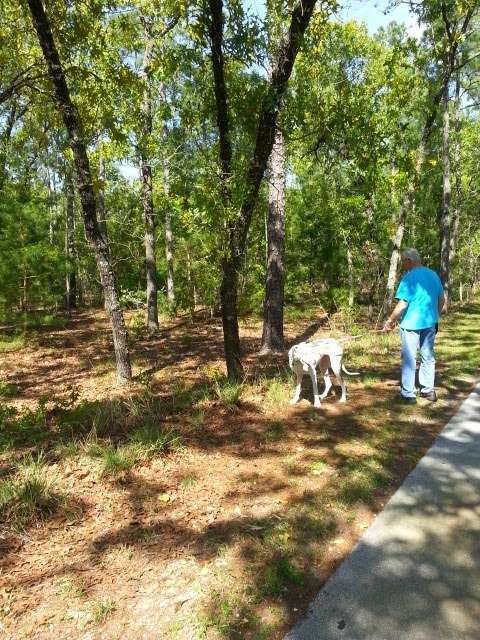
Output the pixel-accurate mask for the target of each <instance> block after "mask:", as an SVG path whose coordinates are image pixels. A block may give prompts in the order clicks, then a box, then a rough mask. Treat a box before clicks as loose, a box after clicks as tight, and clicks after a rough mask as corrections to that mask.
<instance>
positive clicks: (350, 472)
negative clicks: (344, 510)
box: [339, 458, 389, 505]
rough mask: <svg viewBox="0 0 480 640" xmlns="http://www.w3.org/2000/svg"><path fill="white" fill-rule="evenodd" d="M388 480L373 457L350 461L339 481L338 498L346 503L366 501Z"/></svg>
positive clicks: (386, 474)
mask: <svg viewBox="0 0 480 640" xmlns="http://www.w3.org/2000/svg"><path fill="white" fill-rule="evenodd" d="M388 481H389V474H388V472H387V471H386V470H385V469H383V467H382V466H381V464H380V463H379V462H378V461H377V460H375V459H374V458H368V459H363V460H355V461H351V462H349V463H348V465H347V468H346V470H345V471H344V474H343V479H342V480H341V481H340V496H339V497H340V500H341V501H342V502H344V503H345V504H347V505H349V504H353V503H355V502H360V501H364V502H366V501H368V500H370V499H371V498H372V496H373V494H374V492H375V491H376V490H377V489H379V488H380V487H384V486H385V485H387V484H388Z"/></svg>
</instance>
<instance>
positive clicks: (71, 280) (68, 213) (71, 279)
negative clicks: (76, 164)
mask: <svg viewBox="0 0 480 640" xmlns="http://www.w3.org/2000/svg"><path fill="white" fill-rule="evenodd" d="M65 258H66V263H67V270H66V275H65V304H66V307H67V311H68V312H70V311H71V309H75V308H76V306H77V269H76V264H75V262H76V261H75V258H76V250H75V208H74V189H73V180H72V175H71V171H70V168H67V171H66V174H65Z"/></svg>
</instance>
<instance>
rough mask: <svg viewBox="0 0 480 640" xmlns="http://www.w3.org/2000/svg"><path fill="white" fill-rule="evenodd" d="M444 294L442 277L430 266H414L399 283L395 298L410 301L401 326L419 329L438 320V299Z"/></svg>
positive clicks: (425, 327) (431, 325)
mask: <svg viewBox="0 0 480 640" xmlns="http://www.w3.org/2000/svg"><path fill="white" fill-rule="evenodd" d="M442 294H443V287H442V283H441V282H440V278H439V277H438V275H437V274H436V273H435V271H432V270H431V269H429V268H428V267H414V268H413V269H411V270H410V271H408V272H407V273H406V274H405V275H404V276H403V278H402V279H401V281H400V284H399V285H398V289H397V293H396V294H395V298H397V299H398V300H405V301H406V302H408V307H407V308H406V310H405V312H404V314H403V318H402V321H401V322H400V327H401V328H402V329H409V330H419V329H427V328H428V327H433V326H434V325H435V323H436V322H438V299H439V297H440V296H441V295H442Z"/></svg>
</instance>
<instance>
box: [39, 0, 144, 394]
mask: <svg viewBox="0 0 480 640" xmlns="http://www.w3.org/2000/svg"><path fill="white" fill-rule="evenodd" d="M27 2H28V6H29V8H30V12H31V15H32V19H33V24H34V27H35V30H36V32H37V36H38V41H39V44H40V46H41V48H42V51H43V55H44V57H45V62H46V64H47V67H48V73H49V76H50V80H51V81H52V84H53V87H54V90H55V98H56V101H57V104H58V107H59V110H60V112H61V115H62V118H63V121H64V124H65V127H66V129H67V133H68V137H69V142H70V146H71V148H72V151H73V157H74V161H75V169H76V173H77V182H78V189H79V192H80V200H81V203H82V212H83V220H84V224H85V233H86V235H87V237H88V240H89V242H90V243H91V245H92V247H93V249H94V252H95V258H96V262H97V267H98V271H99V274H100V280H101V282H102V287H103V292H104V297H105V309H106V311H107V313H108V315H109V317H110V322H111V326H112V334H113V344H114V348H115V358H116V363H117V381H118V383H119V384H123V383H125V382H127V381H128V380H130V379H131V377H132V369H131V366H130V357H129V353H128V343H127V330H126V327H125V322H124V318H123V314H122V310H121V308H120V302H119V299H118V293H117V286H116V282H115V276H114V272H113V269H112V266H111V264H110V257H109V251H108V244H107V242H106V238H104V237H103V236H102V233H101V232H100V229H99V226H98V220H97V209H96V202H95V193H94V189H93V182H92V174H91V170H90V164H89V160H88V155H87V151H86V144H85V141H84V137H83V132H82V130H81V125H80V119H79V116H78V113H77V110H76V109H75V107H74V105H73V103H72V100H71V98H70V92H69V90H68V86H67V82H66V79H65V73H64V70H63V67H62V64H61V62H60V58H59V56H58V52H57V49H56V46H55V42H54V39H53V35H52V31H51V28H50V24H49V21H48V17H47V15H46V14H45V11H44V9H43V4H42V2H41V0H27Z"/></svg>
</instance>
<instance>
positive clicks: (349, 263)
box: [347, 246, 355, 307]
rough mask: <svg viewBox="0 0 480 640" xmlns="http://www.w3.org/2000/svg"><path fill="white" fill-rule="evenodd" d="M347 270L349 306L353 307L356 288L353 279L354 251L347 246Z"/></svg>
mask: <svg viewBox="0 0 480 640" xmlns="http://www.w3.org/2000/svg"><path fill="white" fill-rule="evenodd" d="M347 268H348V306H349V307H353V303H354V302H355V286H354V278H353V258H352V251H351V249H350V247H349V246H347Z"/></svg>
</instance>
